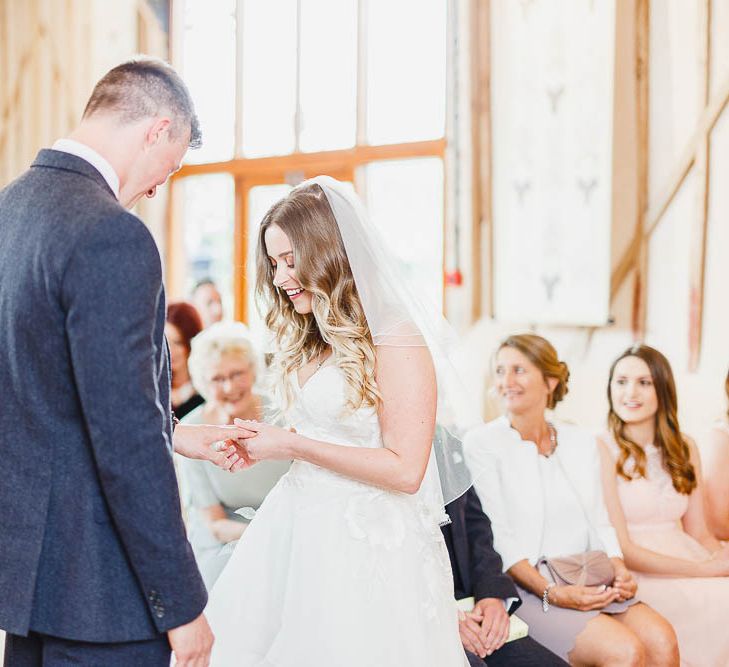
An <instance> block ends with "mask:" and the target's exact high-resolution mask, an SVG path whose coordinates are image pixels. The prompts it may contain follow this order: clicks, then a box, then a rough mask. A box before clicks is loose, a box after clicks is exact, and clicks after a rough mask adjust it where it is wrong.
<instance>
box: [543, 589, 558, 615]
mask: <svg viewBox="0 0 729 667" xmlns="http://www.w3.org/2000/svg"><path fill="white" fill-rule="evenodd" d="M556 585H557V584H555V583H554V582H551V583H549V584H547V587H546V588H545V589H544V593H542V611H543V612H544V613H545V614H546V613H547V612H548V611H549V591H550V589H552V588H554V587H555V586H556Z"/></svg>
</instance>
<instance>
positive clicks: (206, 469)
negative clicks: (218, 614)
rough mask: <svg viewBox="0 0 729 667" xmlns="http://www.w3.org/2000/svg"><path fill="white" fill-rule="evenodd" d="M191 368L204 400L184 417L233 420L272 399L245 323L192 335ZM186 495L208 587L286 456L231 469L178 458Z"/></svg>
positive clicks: (252, 415)
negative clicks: (260, 388) (262, 389)
mask: <svg viewBox="0 0 729 667" xmlns="http://www.w3.org/2000/svg"><path fill="white" fill-rule="evenodd" d="M191 347H192V349H191V353H190V358H189V362H188V364H189V369H190V376H191V378H192V382H193V384H194V385H195V388H196V389H197V390H198V391H199V392H200V394H201V395H202V396H203V397H204V398H205V403H204V404H203V405H201V406H200V407H199V408H197V409H196V410H194V411H193V412H191V413H190V414H189V415H187V417H185V419H184V420H183V422H184V423H188V424H198V423H199V424H232V423H233V420H234V419H236V418H239V419H255V420H257V421H258V420H262V419H263V418H264V415H265V413H266V412H267V409H268V408H269V405H268V402H267V400H266V398H265V397H264V396H262V395H261V394H259V393H257V392H256V391H255V381H256V359H255V357H256V355H255V352H254V350H253V347H252V346H251V343H250V340H249V338H248V330H247V329H246V327H245V325H243V324H240V323H237V322H228V323H218V324H214V325H212V326H210V327H209V328H207V329H205V330H204V331H203V332H202V333H200V334H199V335H198V336H196V337H195V338H194V339H193V341H192V346H191ZM179 468H180V477H181V479H180V482H181V487H182V497H183V501H184V503H185V506H186V509H187V526H188V537H189V540H190V543H191V544H192V548H193V551H194V553H195V557H196V558H197V562H198V566H199V568H200V571H201V572H202V575H203V579H204V580H205V584H206V585H207V587H208V589H210V588H211V587H212V585H213V583H214V581H215V579H216V578H217V576H218V575H219V574H220V572H221V571H222V569H223V567H224V565H225V563H226V561H227V559H228V556H229V555H230V553H232V548H230V547H226V545H228V544H230V543H234V542H236V541H237V540H238V539H239V538H240V537H241V535H242V534H243V532H244V531H245V529H246V527H247V525H248V523H249V522H250V520H251V518H252V517H253V516H254V514H255V511H256V510H257V509H258V507H259V506H260V505H261V503H262V502H263V500H264V498H265V497H266V495H267V494H268V492H269V491H270V490H271V489H272V488H273V486H274V485H275V484H276V482H277V481H278V479H279V478H280V477H281V476H282V475H283V474H284V473H285V472H286V471H287V470H288V468H289V462H288V461H261V462H259V463H258V464H257V465H255V466H253V467H251V468H248V469H246V470H243V471H241V472H239V473H235V474H231V473H229V472H226V471H224V470H221V469H216V468H215V466H213V465H211V464H209V463H208V462H206V461H193V460H191V459H184V460H180V461H179Z"/></svg>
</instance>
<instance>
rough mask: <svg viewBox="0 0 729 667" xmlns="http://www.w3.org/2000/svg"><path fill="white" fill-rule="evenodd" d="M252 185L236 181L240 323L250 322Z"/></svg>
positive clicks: (235, 295) (236, 282)
mask: <svg viewBox="0 0 729 667" xmlns="http://www.w3.org/2000/svg"><path fill="white" fill-rule="evenodd" d="M249 193H250V185H248V184H246V183H245V181H244V180H243V178H240V177H238V178H236V179H235V219H234V221H233V226H234V230H235V231H234V241H233V309H234V317H235V319H236V320H238V321H239V322H248V280H247V278H248V272H247V264H248V227H247V225H248V199H249V197H248V195H249Z"/></svg>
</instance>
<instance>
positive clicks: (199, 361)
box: [187, 322, 258, 401]
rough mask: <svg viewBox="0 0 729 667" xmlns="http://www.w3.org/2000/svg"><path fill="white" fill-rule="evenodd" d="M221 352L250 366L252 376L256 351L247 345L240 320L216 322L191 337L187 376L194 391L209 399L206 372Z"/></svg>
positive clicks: (247, 341) (246, 336) (245, 331)
mask: <svg viewBox="0 0 729 667" xmlns="http://www.w3.org/2000/svg"><path fill="white" fill-rule="evenodd" d="M224 355H236V356H238V357H241V358H242V359H245V360H246V361H247V362H248V363H250V365H251V370H252V371H253V374H254V376H255V373H256V368H257V366H258V364H257V363H256V352H255V350H254V349H253V345H251V341H250V338H249V332H248V327H247V326H246V325H245V324H242V323H241V322H217V323H216V324H212V325H211V326H209V327H208V328H207V329H204V330H203V331H202V332H201V333H199V334H198V335H197V336H195V338H193V339H192V343H191V350H190V358H189V359H188V360H187V365H188V369H189V371H190V379H191V380H192V384H193V386H194V387H195V389H196V390H197V391H198V393H199V394H200V395H201V396H202V397H203V398H204V399H205V400H206V401H207V400H210V392H209V391H208V389H209V386H208V385H209V382H208V373H209V372H210V367H211V366H212V365H213V364H216V363H218V361H219V360H220V358H221V357H222V356H224Z"/></svg>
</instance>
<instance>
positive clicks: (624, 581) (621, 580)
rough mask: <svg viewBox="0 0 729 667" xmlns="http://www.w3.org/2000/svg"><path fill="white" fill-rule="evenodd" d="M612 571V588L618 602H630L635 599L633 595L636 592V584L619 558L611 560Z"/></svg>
mask: <svg viewBox="0 0 729 667" xmlns="http://www.w3.org/2000/svg"><path fill="white" fill-rule="evenodd" d="M611 560H612V563H613V569H614V570H615V580H614V581H613V588H614V589H615V590H616V591H618V600H620V601H623V600H630V599H631V598H633V597H635V593H636V591H637V590H638V582H637V581H636V580H635V578H634V577H633V575H632V574H631V573H630V571H629V570H628V568H627V567H625V564H624V563H623V561H622V560H620V559H619V558H612V559H611Z"/></svg>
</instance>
